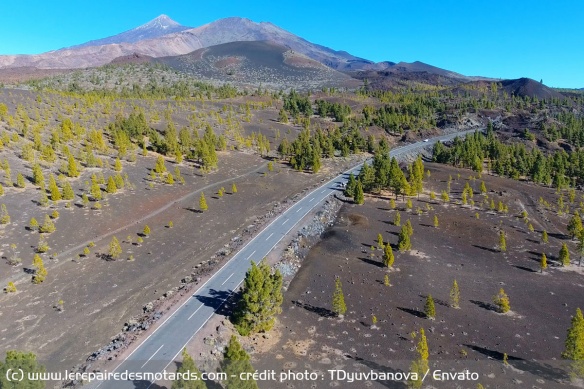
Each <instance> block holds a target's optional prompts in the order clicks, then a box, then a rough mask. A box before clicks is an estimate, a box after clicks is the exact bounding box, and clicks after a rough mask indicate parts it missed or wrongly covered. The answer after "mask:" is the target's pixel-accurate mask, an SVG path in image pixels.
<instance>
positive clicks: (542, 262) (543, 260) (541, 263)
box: [539, 253, 547, 273]
mask: <svg viewBox="0 0 584 389" xmlns="http://www.w3.org/2000/svg"><path fill="white" fill-rule="evenodd" d="M545 269H547V257H546V255H545V253H542V254H541V259H540V261H539V270H540V271H541V272H542V273H543V271H544V270H545Z"/></svg>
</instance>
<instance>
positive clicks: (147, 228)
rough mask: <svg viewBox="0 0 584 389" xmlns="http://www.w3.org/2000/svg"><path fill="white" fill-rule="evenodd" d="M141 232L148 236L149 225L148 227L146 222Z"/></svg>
mask: <svg viewBox="0 0 584 389" xmlns="http://www.w3.org/2000/svg"><path fill="white" fill-rule="evenodd" d="M142 233H143V234H144V235H145V236H148V235H150V227H148V224H146V225H145V226H144V230H143V231H142Z"/></svg>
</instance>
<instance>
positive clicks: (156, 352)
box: [140, 345, 164, 369]
mask: <svg viewBox="0 0 584 389" xmlns="http://www.w3.org/2000/svg"><path fill="white" fill-rule="evenodd" d="M162 347H164V345H162V346H160V347H158V350H156V351H155V352H154V354H152V356H151V357H150V358H148V360H147V361H146V362H144V364H143V365H142V366H141V367H140V369H141V368H143V367H144V366H146V364H147V363H148V362H150V360H151V359H152V358H154V356H155V355H156V354H158V352H159V351H160V349H161V348H162Z"/></svg>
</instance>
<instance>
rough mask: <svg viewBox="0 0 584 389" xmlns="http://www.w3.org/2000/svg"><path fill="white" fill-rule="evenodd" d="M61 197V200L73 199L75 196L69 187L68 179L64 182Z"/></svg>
mask: <svg viewBox="0 0 584 389" xmlns="http://www.w3.org/2000/svg"><path fill="white" fill-rule="evenodd" d="M61 197H62V198H63V200H73V199H74V198H75V192H73V188H72V187H71V184H70V183H69V181H66V182H65V185H64V186H63V192H62V194H61Z"/></svg>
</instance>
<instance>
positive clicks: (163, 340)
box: [90, 130, 476, 389]
mask: <svg viewBox="0 0 584 389" xmlns="http://www.w3.org/2000/svg"><path fill="white" fill-rule="evenodd" d="M474 131H476V130H471V131H465V132H459V133H456V134H450V135H443V136H440V137H435V138H431V139H428V140H427V141H423V142H417V143H412V144H409V145H405V146H402V147H399V148H396V149H393V150H391V151H390V155H391V156H392V157H396V158H399V157H401V156H404V155H407V154H410V153H412V152H415V151H416V150H421V149H423V148H425V147H428V146H431V145H433V144H434V143H436V142H438V141H447V140H450V139H453V138H454V137H455V136H463V135H465V134H467V133H471V132H474ZM361 166H362V165H358V166H356V167H354V168H352V169H350V170H348V171H346V172H344V173H343V174H340V175H339V176H337V177H335V178H333V179H332V180H330V181H328V182H326V183H324V184H323V185H321V186H320V187H318V188H317V189H315V190H313V191H312V192H310V193H309V194H307V195H306V196H305V197H304V198H302V199H301V200H299V201H298V202H297V203H296V204H294V205H293V206H292V207H290V208H289V209H287V210H286V211H285V212H283V213H282V214H281V215H280V216H278V217H277V218H276V219H275V220H274V221H272V222H271V223H270V224H269V225H268V226H267V227H265V228H264V229H263V230H262V231H261V232H260V233H259V234H258V235H256V236H255V237H254V238H253V239H252V240H251V241H250V242H249V243H247V244H246V245H245V246H244V247H243V248H242V249H241V250H240V251H239V252H238V253H237V254H235V255H234V256H233V257H232V258H231V259H230V260H229V261H228V262H227V263H226V264H225V265H223V267H222V268H221V269H219V270H218V271H217V272H216V273H215V274H214V275H213V276H212V277H211V278H210V279H209V280H208V281H207V282H205V283H204V284H203V285H201V286H200V287H199V289H198V290H197V291H196V292H195V294H193V296H192V297H191V298H189V299H188V300H187V301H186V302H185V303H183V305H182V306H180V307H179V308H178V309H177V310H176V311H175V313H174V314H172V315H171V316H169V317H167V318H166V319H165V320H164V322H163V323H162V324H161V325H160V326H158V327H157V328H156V330H154V332H152V333H151V334H150V335H149V336H148V337H147V338H145V339H144V340H143V341H142V343H141V344H140V345H139V346H138V347H137V348H136V349H135V350H134V351H133V352H132V353H131V354H130V355H129V356H128V357H127V358H126V360H124V361H123V362H122V363H121V364H120V365H119V366H118V367H117V368H116V369H115V370H114V371H115V372H117V373H123V372H132V373H159V372H162V371H163V370H165V369H167V368H168V366H169V365H170V364H171V363H172V361H174V360H175V359H176V357H177V356H178V354H179V353H180V352H181V351H182V349H183V348H184V347H185V345H186V344H187V343H188V342H189V341H190V340H191V339H192V338H193V337H194V336H195V334H196V333H197V332H198V331H199V330H200V329H201V328H202V327H203V326H204V325H205V323H207V321H208V320H209V319H211V317H212V316H213V315H214V314H215V312H216V311H217V310H218V309H219V308H220V307H221V306H222V305H223V303H224V302H225V300H227V299H228V298H229V296H231V294H232V293H233V292H234V291H236V290H237V288H238V287H239V286H240V285H241V283H242V282H243V279H244V278H245V273H246V272H247V270H248V268H249V267H250V265H251V261H255V262H256V263H257V262H259V261H260V260H261V259H262V258H264V257H265V256H266V255H267V254H268V253H269V252H270V251H272V249H273V248H274V246H276V244H278V243H279V242H280V240H282V239H283V238H284V237H285V236H286V235H287V234H288V233H289V232H290V230H292V228H294V227H295V226H296V224H298V223H299V222H300V221H301V220H302V219H303V218H304V217H305V216H306V215H307V214H308V213H309V212H310V211H311V210H312V209H313V208H315V207H316V206H317V205H318V204H320V203H321V202H322V201H323V200H324V199H325V198H327V197H328V196H330V195H332V194H333V193H335V192H338V191H339V190H341V189H340V187H341V183H345V182H346V181H347V179H348V177H349V173H353V174H355V175H356V174H358V173H359V171H360V169H361ZM169 371H174V366H172V367H171V369H170V370H169ZM153 382H155V380H151V379H127V380H122V381H115V380H109V381H102V382H94V383H93V384H92V385H90V386H91V387H93V388H98V387H99V388H103V389H105V388H112V389H126V388H128V389H137V388H142V389H145V388H150V386H152V385H153Z"/></svg>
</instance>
